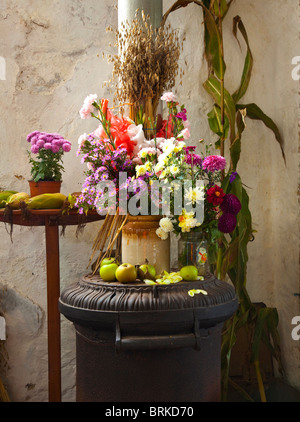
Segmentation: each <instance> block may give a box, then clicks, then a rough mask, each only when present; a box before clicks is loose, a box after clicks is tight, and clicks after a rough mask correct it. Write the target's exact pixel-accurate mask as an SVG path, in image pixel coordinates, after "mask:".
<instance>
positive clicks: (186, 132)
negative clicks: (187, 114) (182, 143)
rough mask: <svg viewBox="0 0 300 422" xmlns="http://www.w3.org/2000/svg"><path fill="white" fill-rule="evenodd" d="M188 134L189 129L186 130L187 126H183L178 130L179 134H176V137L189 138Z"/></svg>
mask: <svg viewBox="0 0 300 422" xmlns="http://www.w3.org/2000/svg"><path fill="white" fill-rule="evenodd" d="M190 136H191V134H190V131H189V130H188V128H185V129H183V130H182V131H181V132H180V134H179V135H178V138H183V139H189V138H190Z"/></svg>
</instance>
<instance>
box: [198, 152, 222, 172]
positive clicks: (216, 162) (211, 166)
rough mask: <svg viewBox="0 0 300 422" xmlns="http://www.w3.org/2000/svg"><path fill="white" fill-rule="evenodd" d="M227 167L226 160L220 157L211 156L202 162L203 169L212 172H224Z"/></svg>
mask: <svg viewBox="0 0 300 422" xmlns="http://www.w3.org/2000/svg"><path fill="white" fill-rule="evenodd" d="M225 167H226V160H225V158H224V157H222V156H220V155H209V156H208V157H205V158H204V160H203V162H202V168H203V169H204V170H207V171H210V172H214V171H220V170H224V169H225Z"/></svg>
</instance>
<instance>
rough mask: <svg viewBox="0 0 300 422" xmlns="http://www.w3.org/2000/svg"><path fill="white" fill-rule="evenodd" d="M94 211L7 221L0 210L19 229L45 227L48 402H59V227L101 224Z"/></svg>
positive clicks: (17, 213)
mask: <svg viewBox="0 0 300 422" xmlns="http://www.w3.org/2000/svg"><path fill="white" fill-rule="evenodd" d="M103 219H104V217H103V216H100V215H99V214H98V213H97V212H96V211H95V210H92V211H90V212H89V213H88V214H87V216H86V217H83V216H81V215H79V214H78V213H77V211H70V212H69V213H68V214H67V213H66V214H63V215H62V214H61V210H59V209H55V210H53V209H51V210H30V211H29V215H28V216H26V217H25V216H24V213H23V212H22V211H21V210H14V211H13V212H12V215H11V216H10V219H9V217H7V216H5V214H4V210H3V209H0V222H1V221H2V222H4V223H7V224H10V223H12V224H14V225H20V226H30V227H32V226H45V236H46V267H47V316H48V388H49V390H48V395H49V402H60V401H61V343H60V340H61V337H60V313H59V310H58V299H59V297H60V263H59V230H58V228H59V226H69V225H78V224H80V223H82V224H85V223H90V222H94V221H98V220H103Z"/></svg>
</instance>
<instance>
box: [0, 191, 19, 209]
mask: <svg viewBox="0 0 300 422" xmlns="http://www.w3.org/2000/svg"><path fill="white" fill-rule="evenodd" d="M15 193H17V191H15V190H4V191H2V192H0V208H5V205H6V201H7V200H8V198H9V197H10V196H11V195H14V194H15Z"/></svg>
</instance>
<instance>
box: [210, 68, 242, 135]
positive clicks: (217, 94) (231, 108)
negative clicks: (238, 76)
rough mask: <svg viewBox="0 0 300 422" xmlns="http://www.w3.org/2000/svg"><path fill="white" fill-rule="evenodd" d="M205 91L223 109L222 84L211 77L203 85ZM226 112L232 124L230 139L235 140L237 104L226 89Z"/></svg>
mask: <svg viewBox="0 0 300 422" xmlns="http://www.w3.org/2000/svg"><path fill="white" fill-rule="evenodd" d="M203 86H204V88H205V90H206V91H207V92H208V93H209V94H210V95H211V96H212V97H213V99H214V101H215V103H216V104H217V105H218V106H219V107H221V84H220V81H219V80H218V79H217V78H216V77H215V76H213V75H211V76H210V77H209V78H208V79H207V80H206V81H205V82H204V84H203ZM224 110H225V114H226V116H227V117H228V120H229V124H230V130H231V133H230V137H231V139H232V140H234V139H235V103H234V100H233V98H232V96H231V95H230V94H229V92H228V91H227V90H226V89H224Z"/></svg>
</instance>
